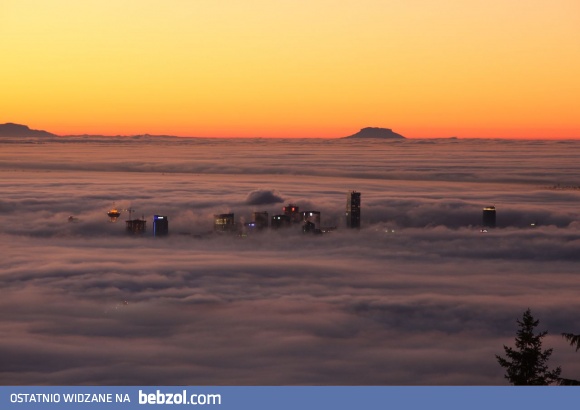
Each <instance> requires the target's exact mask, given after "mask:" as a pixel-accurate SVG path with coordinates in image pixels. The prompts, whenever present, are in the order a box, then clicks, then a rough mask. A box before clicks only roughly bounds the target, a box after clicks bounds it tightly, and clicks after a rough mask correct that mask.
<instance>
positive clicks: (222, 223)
mask: <svg viewBox="0 0 580 410" xmlns="http://www.w3.org/2000/svg"><path fill="white" fill-rule="evenodd" d="M213 229H214V231H216V232H234V231H235V230H236V223H235V221H234V214H215V215H214V216H213Z"/></svg>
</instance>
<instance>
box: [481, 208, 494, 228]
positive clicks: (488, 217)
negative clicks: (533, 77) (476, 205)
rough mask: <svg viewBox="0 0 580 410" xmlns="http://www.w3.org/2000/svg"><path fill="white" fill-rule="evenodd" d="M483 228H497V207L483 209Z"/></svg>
mask: <svg viewBox="0 0 580 410" xmlns="http://www.w3.org/2000/svg"><path fill="white" fill-rule="evenodd" d="M482 222H483V226H485V227H487V228H495V206H486V207H485V208H483V220H482Z"/></svg>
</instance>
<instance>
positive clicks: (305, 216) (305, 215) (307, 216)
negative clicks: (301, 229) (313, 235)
mask: <svg viewBox="0 0 580 410" xmlns="http://www.w3.org/2000/svg"><path fill="white" fill-rule="evenodd" d="M300 214H301V215H302V221H303V222H312V223H314V225H316V227H317V228H320V211H303V212H301V213H300Z"/></svg>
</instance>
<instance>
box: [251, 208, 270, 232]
mask: <svg viewBox="0 0 580 410" xmlns="http://www.w3.org/2000/svg"><path fill="white" fill-rule="evenodd" d="M253 216H254V223H255V227H256V229H257V230H262V229H266V228H268V224H269V220H268V212H265V211H263V212H254V214H253Z"/></svg>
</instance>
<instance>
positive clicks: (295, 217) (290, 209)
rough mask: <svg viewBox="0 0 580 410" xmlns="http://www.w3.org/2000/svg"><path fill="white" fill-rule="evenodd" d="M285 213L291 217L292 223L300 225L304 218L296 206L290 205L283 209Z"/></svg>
mask: <svg viewBox="0 0 580 410" xmlns="http://www.w3.org/2000/svg"><path fill="white" fill-rule="evenodd" d="M282 211H284V215H287V216H289V217H290V221H292V222H294V223H299V222H300V221H301V220H302V216H301V215H300V208H299V207H297V206H296V205H294V204H288V205H286V206H285V207H283V208H282Z"/></svg>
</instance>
